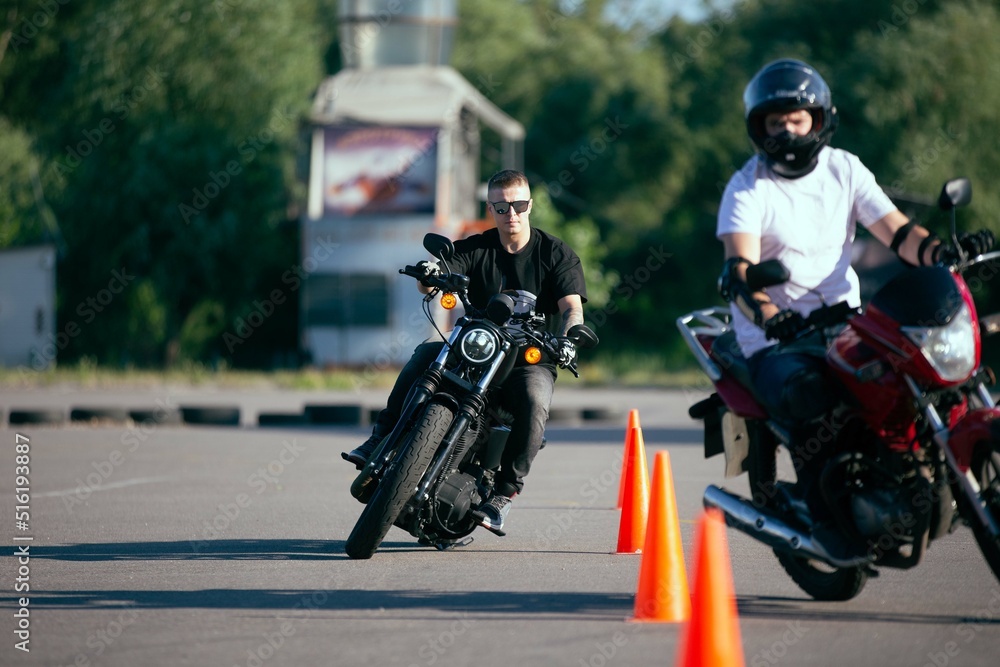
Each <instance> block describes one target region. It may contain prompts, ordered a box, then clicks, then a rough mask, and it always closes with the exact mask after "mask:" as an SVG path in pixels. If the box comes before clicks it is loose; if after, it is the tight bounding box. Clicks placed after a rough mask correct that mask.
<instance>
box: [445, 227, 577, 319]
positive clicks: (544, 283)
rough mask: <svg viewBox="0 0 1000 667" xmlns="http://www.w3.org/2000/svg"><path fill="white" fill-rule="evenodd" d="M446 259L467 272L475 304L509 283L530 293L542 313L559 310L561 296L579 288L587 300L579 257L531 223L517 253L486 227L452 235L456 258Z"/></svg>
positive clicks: (454, 268) (478, 305)
mask: <svg viewBox="0 0 1000 667" xmlns="http://www.w3.org/2000/svg"><path fill="white" fill-rule="evenodd" d="M448 264H449V265H450V266H451V270H452V271H454V272H456V273H462V274H465V275H466V276H468V277H469V300H470V301H471V302H472V305H473V306H475V307H476V308H485V307H486V303H487V302H488V301H489V299H490V297H491V296H493V295H494V294H497V293H499V292H502V291H503V290H509V289H514V290H517V289H520V290H525V291H528V292H531V293H532V294H534V295H535V296H536V297H538V302H537V303H536V306H535V307H536V312H538V313H543V314H545V315H553V314H556V313H558V312H559V305H558V304H559V299H561V298H563V297H564V296H569V295H570V294H579V295H580V298H581V299H582V300H583V301H584V302H586V301H587V285H586V283H585V282H584V278H583V265H582V264H580V258H579V257H577V255H576V253H575V252H573V249H572V248H570V247H569V246H568V245H566V244H565V243H563V241H561V240H560V239H558V238H556V237H555V236H552V235H551V234H548V233H546V232H543V231H541V230H540V229H535V228H534V227H532V228H531V238H530V239H529V240H528V245H527V246H526V247H525V248H524V249H523V250H522V251H521V252H519V253H517V254H516V255H513V254H511V253H509V252H507V250H506V249H504V247H503V246H502V245H501V244H500V232H499V231H497V230H496V229H490V230H489V231H486V232H483V233H482V234H476V235H475V236H470V237H469V238H467V239H461V240H459V241H455V258H454V259H453V260H452V261H450V262H449V263H448Z"/></svg>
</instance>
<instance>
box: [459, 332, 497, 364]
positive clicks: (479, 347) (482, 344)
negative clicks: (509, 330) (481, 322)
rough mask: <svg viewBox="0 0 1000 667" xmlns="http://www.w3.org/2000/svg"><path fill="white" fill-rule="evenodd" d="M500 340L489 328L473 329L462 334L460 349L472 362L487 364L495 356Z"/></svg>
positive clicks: (467, 359) (466, 358)
mask: <svg viewBox="0 0 1000 667" xmlns="http://www.w3.org/2000/svg"><path fill="white" fill-rule="evenodd" d="M499 345H500V340H499V339H498V338H497V335H496V334H495V333H493V332H492V331H489V330H488V329H471V330H469V331H467V332H466V333H465V335H464V336H462V341H461V342H460V343H459V344H458V350H459V352H461V353H462V356H463V357H464V358H465V360H466V361H468V362H469V363H472V364H485V363H486V362H487V361H489V360H490V359H492V358H493V355H494V354H495V353H496V351H497V348H498V347H499Z"/></svg>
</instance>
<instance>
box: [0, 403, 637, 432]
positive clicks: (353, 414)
mask: <svg viewBox="0 0 1000 667" xmlns="http://www.w3.org/2000/svg"><path fill="white" fill-rule="evenodd" d="M381 410H382V408H381V407H379V408H371V407H368V406H364V405H357V404H349V403H330V404H326V403H310V404H307V405H306V406H305V407H304V408H303V410H302V412H261V413H258V415H257V417H256V424H257V426H265V427H266V426H271V427H281V426H309V425H318V426H357V427H362V428H364V427H367V426H369V425H370V424H373V423H374V422H375V420H376V419H377V418H378V414H379V412H380V411H381ZM624 416H625V412H624V411H623V410H621V409H618V408H609V407H594V408H569V407H555V408H550V409H549V420H548V423H549V424H558V425H561V426H581V425H583V424H584V423H585V422H591V421H621V420H622V419H624ZM4 421H6V423H8V424H10V425H12V426H20V425H25V424H34V425H54V426H60V425H65V424H67V423H72V424H73V425H75V426H88V425H93V426H101V425H108V424H128V423H129V421H132V422H134V423H136V424H140V423H142V424H153V425H157V426H161V425H181V424H197V425H208V426H240V425H241V423H242V409H241V408H240V406H238V405H201V406H199V405H183V406H180V408H177V409H166V408H163V407H157V408H120V407H115V406H93V405H91V406H72V407H70V408H68V409H63V408H18V409H12V410H9V412H8V414H7V419H6V420H4V419H3V413H2V411H0V423H4Z"/></svg>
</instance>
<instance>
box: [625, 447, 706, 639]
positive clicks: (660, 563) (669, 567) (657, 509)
mask: <svg viewBox="0 0 1000 667" xmlns="http://www.w3.org/2000/svg"><path fill="white" fill-rule="evenodd" d="M634 614H635V615H634V616H633V617H632V618H630V619H628V620H629V621H632V622H636V623H679V622H682V621H686V620H687V619H688V618H690V617H691V596H690V595H689V594H688V582H687V570H686V568H685V567H684V547H683V545H682V543H681V531H680V519H679V518H678V514H677V497H676V495H675V493H674V483H673V473H672V472H671V469H670V453H669V452H665V451H660V452H657V453H656V458H655V459H654V461H653V488H652V494H651V496H650V499H649V523H648V524H647V526H646V542H645V544H644V546H643V553H642V563H641V564H640V566H639V585H638V590H637V591H636V595H635V612H634Z"/></svg>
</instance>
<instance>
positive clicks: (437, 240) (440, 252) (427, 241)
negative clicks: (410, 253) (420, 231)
mask: <svg viewBox="0 0 1000 667" xmlns="http://www.w3.org/2000/svg"><path fill="white" fill-rule="evenodd" d="M424 249H426V250H427V252H429V253H430V254H432V255H434V256H435V257H437V258H438V259H443V260H444V261H446V262H447V261H448V260H449V259H451V258H452V257H454V256H455V246H454V244H452V242H451V239H450V238H448V237H447V236H441V235H440V234H425V235H424Z"/></svg>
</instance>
